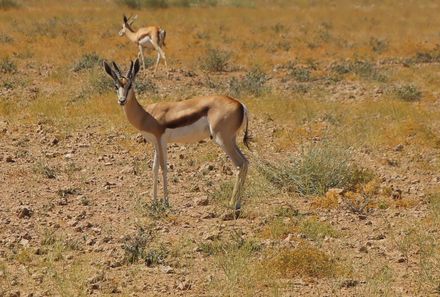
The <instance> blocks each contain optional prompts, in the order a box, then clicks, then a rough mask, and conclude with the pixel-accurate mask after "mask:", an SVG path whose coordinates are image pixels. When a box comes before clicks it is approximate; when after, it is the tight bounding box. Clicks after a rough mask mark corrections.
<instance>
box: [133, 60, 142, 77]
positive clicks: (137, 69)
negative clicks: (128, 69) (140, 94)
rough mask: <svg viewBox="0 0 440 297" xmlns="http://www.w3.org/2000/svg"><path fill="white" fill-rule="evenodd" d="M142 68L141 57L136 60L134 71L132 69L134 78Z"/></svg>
mask: <svg viewBox="0 0 440 297" xmlns="http://www.w3.org/2000/svg"><path fill="white" fill-rule="evenodd" d="M140 68H141V65H140V63H139V58H137V59H136V61H135V62H134V67H133V71H132V77H133V78H134V77H136V75H137V74H138V72H139V69H140Z"/></svg>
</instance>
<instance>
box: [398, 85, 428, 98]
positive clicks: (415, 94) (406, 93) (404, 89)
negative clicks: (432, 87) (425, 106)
mask: <svg viewBox="0 0 440 297" xmlns="http://www.w3.org/2000/svg"><path fill="white" fill-rule="evenodd" d="M394 91H395V93H396V96H397V97H398V98H399V99H402V100H404V101H418V100H420V99H421V98H422V92H421V91H420V90H419V89H418V88H417V87H416V86H414V85H403V86H399V87H396V88H395V90H394Z"/></svg>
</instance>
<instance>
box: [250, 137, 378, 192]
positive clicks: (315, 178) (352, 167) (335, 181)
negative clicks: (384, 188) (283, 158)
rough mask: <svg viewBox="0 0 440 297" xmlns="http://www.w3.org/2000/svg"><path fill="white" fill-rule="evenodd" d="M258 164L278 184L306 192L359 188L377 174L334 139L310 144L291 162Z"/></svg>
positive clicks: (292, 189) (261, 170) (288, 189)
mask: <svg viewBox="0 0 440 297" xmlns="http://www.w3.org/2000/svg"><path fill="white" fill-rule="evenodd" d="M257 166H258V170H259V171H260V172H261V173H262V174H263V175H264V176H265V177H266V178H267V179H268V180H269V181H270V182H271V183H272V184H274V185H275V186H277V187H279V188H283V189H286V190H287V191H290V192H297V193H298V194H300V195H303V196H311V195H324V194H325V193H326V192H327V191H328V190H329V189H330V188H342V189H348V190H349V189H355V188H356V186H358V185H360V184H364V183H367V182H368V181H370V180H371V179H372V178H373V174H372V173H371V172H370V171H369V170H366V169H364V168H362V167H360V166H359V165H357V164H355V163H354V162H353V161H352V158H351V155H350V153H349V151H348V150H347V149H344V148H342V147H339V146H337V145H335V144H331V143H322V144H316V145H313V146H310V147H308V148H307V149H305V150H304V151H302V153H301V155H300V156H299V157H296V158H293V159H292V160H290V162H282V163H278V164H271V163H269V162H267V161H262V162H260V163H259V164H257Z"/></svg>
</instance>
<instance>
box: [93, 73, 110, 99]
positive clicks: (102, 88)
mask: <svg viewBox="0 0 440 297" xmlns="http://www.w3.org/2000/svg"><path fill="white" fill-rule="evenodd" d="M94 72H95V73H92V75H91V77H90V89H89V90H88V91H89V92H90V93H91V94H93V93H98V94H104V93H106V92H108V91H109V90H113V89H114V84H113V81H112V80H111V79H109V77H108V76H107V75H106V74H104V71H99V72H98V73H96V71H94Z"/></svg>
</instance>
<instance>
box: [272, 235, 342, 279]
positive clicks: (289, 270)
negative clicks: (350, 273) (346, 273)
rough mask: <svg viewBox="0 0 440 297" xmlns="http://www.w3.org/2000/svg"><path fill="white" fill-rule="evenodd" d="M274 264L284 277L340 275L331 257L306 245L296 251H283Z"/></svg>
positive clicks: (274, 260)
mask: <svg viewBox="0 0 440 297" xmlns="http://www.w3.org/2000/svg"><path fill="white" fill-rule="evenodd" d="M272 263H273V265H274V266H275V269H276V270H277V271H278V272H279V273H280V274H281V275H283V276H284V277H296V276H303V277H316V278H325V277H333V276H336V275H337V274H338V266H337V265H336V262H335V261H334V260H333V259H331V257H330V256H328V255H327V254H326V253H325V252H323V251H321V250H319V249H317V248H316V247H314V246H311V245H309V244H306V243H303V244H301V245H300V246H298V247H297V248H294V249H285V250H281V251H280V252H279V253H277V255H276V256H275V258H274V259H273V260H272Z"/></svg>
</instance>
